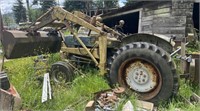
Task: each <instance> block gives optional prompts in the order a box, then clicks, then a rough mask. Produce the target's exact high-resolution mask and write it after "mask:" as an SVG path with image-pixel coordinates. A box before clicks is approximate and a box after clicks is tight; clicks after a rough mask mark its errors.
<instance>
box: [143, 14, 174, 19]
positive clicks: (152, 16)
mask: <svg viewBox="0 0 200 111" xmlns="http://www.w3.org/2000/svg"><path fill="white" fill-rule="evenodd" d="M170 16H171V14H170V13H164V14H157V15H151V16H145V17H142V21H149V20H153V19H154V18H155V17H170Z"/></svg>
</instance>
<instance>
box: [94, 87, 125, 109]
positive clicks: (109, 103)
mask: <svg viewBox="0 0 200 111" xmlns="http://www.w3.org/2000/svg"><path fill="white" fill-rule="evenodd" d="M120 89H121V90H123V88H118V89H117V88H116V89H112V90H106V91H101V92H98V93H96V94H95V97H96V99H95V101H96V104H95V106H96V109H100V110H111V109H112V110H113V111H114V110H116V109H115V108H116V105H117V103H118V102H119V100H120V98H119V97H118V96H119V95H118V94H119V93H118V92H117V93H118V94H117V93H115V91H116V90H120ZM120 92H122V91H120Z"/></svg>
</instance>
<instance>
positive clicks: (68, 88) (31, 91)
mask: <svg viewBox="0 0 200 111" xmlns="http://www.w3.org/2000/svg"><path fill="white" fill-rule="evenodd" d="M34 59H36V57H32V58H22V59H16V60H11V61H8V62H6V63H5V70H6V71H7V73H8V74H9V78H10V81H11V83H12V84H13V85H14V86H15V87H16V89H17V91H18V92H19V94H20V96H21V98H22V109H31V110H66V109H74V110H75V111H82V110H83V109H84V107H85V105H86V103H87V102H88V101H89V100H92V99H93V96H94V93H95V92H98V91H101V90H105V89H109V86H108V84H107V82H106V80H105V79H104V78H103V77H102V76H100V75H99V74H98V73H99V72H98V70H96V69H92V68H84V70H83V69H82V70H81V71H82V72H83V73H86V75H79V74H78V73H76V78H75V80H74V81H73V82H71V83H68V84H60V85H55V84H52V90H53V99H52V100H48V101H47V102H45V103H41V96H42V80H43V78H42V76H43V74H44V72H39V73H40V74H38V73H36V72H35V70H34ZM58 60H60V58H59V54H53V55H49V59H48V64H49V66H50V64H52V63H54V62H56V61H58ZM180 83H181V85H180V91H179V95H182V96H183V97H186V98H187V99H188V98H189V97H190V96H191V94H192V92H196V93H197V94H199V92H198V91H199V88H197V87H192V86H191V85H190V84H189V82H186V83H185V81H184V80H181V81H180ZM135 98H136V97H135V95H133V96H131V97H129V98H127V97H124V98H123V101H122V102H121V103H120V105H119V109H118V110H119V111H120V110H121V108H122V106H123V104H125V102H126V101H127V100H131V102H132V103H133V104H135V103H134V101H135ZM158 109H159V110H160V111H164V110H167V111H175V110H176V109H180V110H181V111H182V110H183V111H199V110H200V106H199V105H198V104H195V105H189V104H186V103H185V102H184V101H183V100H182V99H181V98H180V97H179V96H178V97H176V98H174V99H173V100H172V102H170V103H169V104H168V105H166V104H161V105H160V106H159V107H158Z"/></svg>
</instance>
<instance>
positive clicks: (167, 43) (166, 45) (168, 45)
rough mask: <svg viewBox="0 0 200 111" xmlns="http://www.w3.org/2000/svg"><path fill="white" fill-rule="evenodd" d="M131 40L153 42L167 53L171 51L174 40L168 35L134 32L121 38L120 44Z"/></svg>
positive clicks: (122, 44)
mask: <svg viewBox="0 0 200 111" xmlns="http://www.w3.org/2000/svg"><path fill="white" fill-rule="evenodd" d="M132 42H147V43H151V44H155V45H157V46H159V47H161V48H162V49H164V50H165V51H167V52H168V53H172V52H173V47H174V45H175V42H174V41H173V40H172V39H171V38H170V37H168V36H165V35H161V34H150V33H136V34H132V35H128V36H126V37H124V38H122V40H121V46H124V45H126V44H128V43H132Z"/></svg>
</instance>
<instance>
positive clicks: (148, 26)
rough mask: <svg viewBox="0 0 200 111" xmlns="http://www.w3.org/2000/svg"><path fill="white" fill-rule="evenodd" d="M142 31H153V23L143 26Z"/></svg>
mask: <svg viewBox="0 0 200 111" xmlns="http://www.w3.org/2000/svg"><path fill="white" fill-rule="evenodd" d="M141 30H142V31H152V25H144V26H141Z"/></svg>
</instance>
